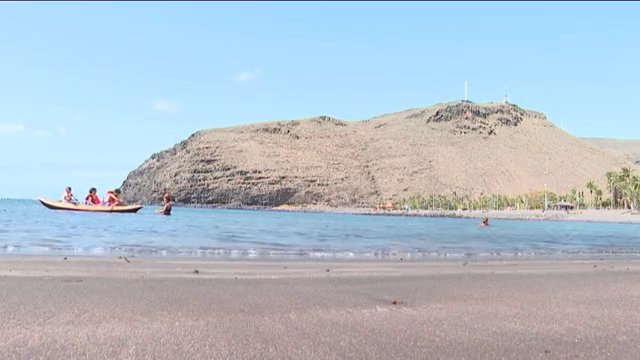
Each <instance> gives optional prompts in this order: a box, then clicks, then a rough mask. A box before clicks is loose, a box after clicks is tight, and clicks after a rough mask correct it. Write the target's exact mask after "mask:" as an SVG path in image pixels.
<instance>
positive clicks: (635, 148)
mask: <svg viewBox="0 0 640 360" xmlns="http://www.w3.org/2000/svg"><path fill="white" fill-rule="evenodd" d="M583 140H585V141H586V142H588V143H589V144H591V145H593V146H595V147H599V148H601V149H604V150H607V151H610V152H613V153H618V154H621V155H624V156H626V157H627V158H628V159H629V160H630V161H632V162H634V163H635V164H636V165H640V140H617V139H605V138H583Z"/></svg>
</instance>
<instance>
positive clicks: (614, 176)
mask: <svg viewBox="0 0 640 360" xmlns="http://www.w3.org/2000/svg"><path fill="white" fill-rule="evenodd" d="M606 177H607V182H608V183H609V190H610V191H611V208H612V209H613V208H615V206H616V183H617V181H618V178H619V175H618V173H617V172H615V171H608V172H607V173H606Z"/></svg>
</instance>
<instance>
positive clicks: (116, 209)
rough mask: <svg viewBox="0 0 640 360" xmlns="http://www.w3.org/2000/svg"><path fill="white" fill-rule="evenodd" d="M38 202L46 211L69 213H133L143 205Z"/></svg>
mask: <svg viewBox="0 0 640 360" xmlns="http://www.w3.org/2000/svg"><path fill="white" fill-rule="evenodd" d="M38 201H40V203H41V204H42V205H44V206H45V207H46V208H47V209H51V210H69V211H87V212H101V213H135V212H137V211H138V210H140V209H142V208H143V207H144V206H143V205H126V206H102V205H81V204H78V205H76V204H68V203H63V202H61V201H52V200H47V199H42V198H38Z"/></svg>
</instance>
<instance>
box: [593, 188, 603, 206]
mask: <svg viewBox="0 0 640 360" xmlns="http://www.w3.org/2000/svg"><path fill="white" fill-rule="evenodd" d="M594 193H595V194H596V207H598V206H599V205H600V201H601V200H602V190H600V189H595V190H594Z"/></svg>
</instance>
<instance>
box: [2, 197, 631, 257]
mask: <svg viewBox="0 0 640 360" xmlns="http://www.w3.org/2000/svg"><path fill="white" fill-rule="evenodd" d="M155 209H156V208H155V207H145V208H144V209H142V210H141V211H140V212H138V213H137V214H99V213H82V212H69V211H54V210H49V209H46V208H45V207H44V206H42V205H41V204H40V203H38V202H37V201H31V200H0V255H2V254H4V255H8V254H19V255H24V254H29V255H73V254H77V255H88V256H118V255H128V256H147V257H210V258H229V259H236V258H237V259H279V258H286V259H347V260H348V259H362V260H364V259H373V260H375V259H399V258H402V259H405V260H428V259H455V258H469V257H499V258H504V257H545V256H551V257H557V256H561V257H564V256H600V255H605V254H623V255H630V256H640V225H636V224H612V223H610V224H604V223H584V222H557V221H517V220H516V221H514V220H492V226H491V227H488V228H481V227H478V220H474V219H451V218H418V217H390V216H367V215H348V214H326V213H289V212H273V211H249V210H214V209H193V208H181V207H174V210H173V215H172V216H159V215H156V214H155V213H154V210H155Z"/></svg>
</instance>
